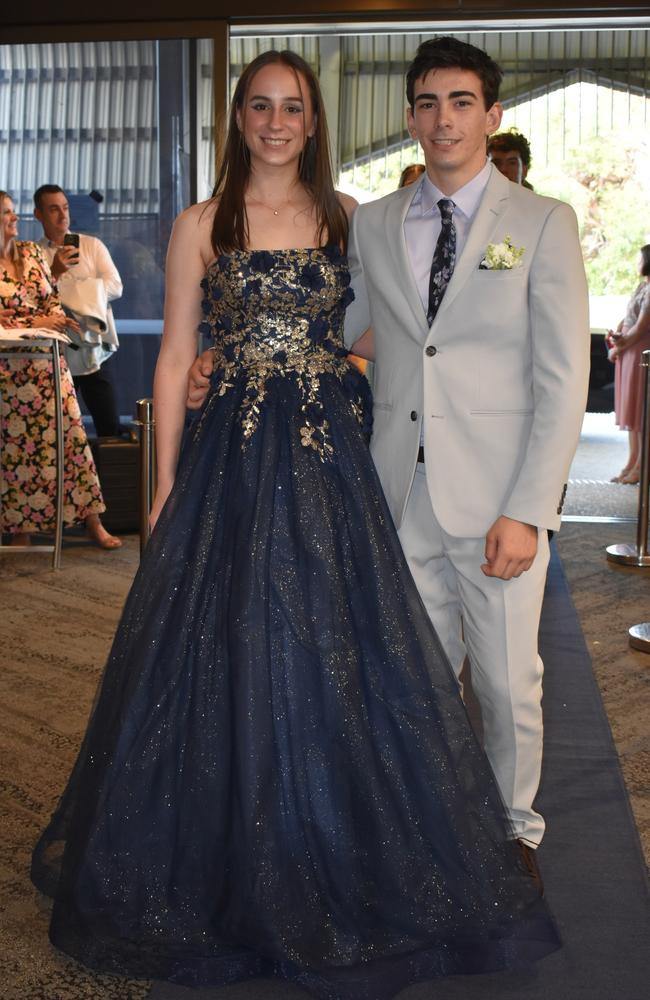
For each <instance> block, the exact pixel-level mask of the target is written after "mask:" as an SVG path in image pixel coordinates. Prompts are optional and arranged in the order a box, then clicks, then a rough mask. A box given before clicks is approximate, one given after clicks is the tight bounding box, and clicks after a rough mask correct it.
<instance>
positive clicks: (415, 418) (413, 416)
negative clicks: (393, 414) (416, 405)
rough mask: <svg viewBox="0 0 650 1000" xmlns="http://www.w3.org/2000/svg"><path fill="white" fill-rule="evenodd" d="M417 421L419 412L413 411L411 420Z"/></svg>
mask: <svg viewBox="0 0 650 1000" xmlns="http://www.w3.org/2000/svg"><path fill="white" fill-rule="evenodd" d="M417 419H418V411H417V410H411V420H417Z"/></svg>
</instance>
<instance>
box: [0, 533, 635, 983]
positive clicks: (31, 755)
mask: <svg viewBox="0 0 650 1000" xmlns="http://www.w3.org/2000/svg"><path fill="white" fill-rule="evenodd" d="M633 537H634V528H633V526H632V525H631V524H629V523H617V524H608V525H602V524H595V523H588V524H577V523H569V524H566V525H565V526H564V527H563V529H562V532H561V534H560V536H559V544H558V548H559V552H560V556H561V558H562V561H563V566H564V570H565V572H566V575H567V577H568V580H569V583H570V585H571V588H572V594H573V598H574V601H575V603H576V607H577V610H578V613H579V616H580V619H581V623H582V627H583V630H584V633H585V637H586V641H587V645H588V647H589V649H590V652H591V654H592V657H593V662H594V670H595V673H596V676H597V678H598V682H599V685H600V689H601V692H602V695H603V699H604V702H605V707H606V710H607V712H608V716H609V719H610V724H611V727H612V731H613V734H614V737H615V740H616V745H617V749H618V752H619V755H620V759H621V762H622V767H623V771H624V775H625V779H626V782H627V787H628V790H629V793H630V797H631V802H632V807H633V809H634V812H635V816H636V820H637V824H638V827H639V831H640V834H641V838H642V842H643V845H644V849H645V852H646V858H650V781H649V777H650V750H649V749H648V746H647V736H646V734H647V732H648V720H649V716H650V656H648V655H647V654H644V653H638V652H634V651H632V650H630V649H629V647H628V641H627V628H628V626H629V625H632V624H634V623H636V622H641V621H644V620H646V619H647V618H648V617H650V607H649V603H648V587H649V582H650V577H649V575H648V574H649V571H639V570H630V569H626V568H620V567H614V566H611V565H610V564H608V563H606V561H605V557H604V547H605V545H607V544H609V543H614V542H622V541H632V540H633ZM137 560H138V542H137V539H136V538H135V537H131V538H128V539H126V544H125V545H124V547H123V548H122V549H120V550H118V551H115V552H110V553H107V552H102V551H100V550H98V549H96V548H93V547H91V546H89V545H88V544H86V543H85V541H83V540H82V539H71V540H70V541H68V542H67V543H66V546H65V549H64V556H63V569H62V571H61V572H59V573H54V572H52V571H51V569H50V567H49V561H48V559H47V557H45V556H37V555H33V554H29V555H20V556H19V555H8V554H6V553H2V552H0V605H1V607H2V620H1V623H0V648H1V649H2V651H3V656H2V662H3V668H2V671H0V755H1V758H2V762H3V763H2V775H1V776H0V796H1V803H2V815H3V824H2V835H1V840H0V898H1V899H2V903H1V905H0V953H1V954H2V961H3V968H2V983H1V984H0V996H1V997H2V998H3V1000H144V998H145V997H146V996H147V994H148V990H149V984H147V983H142V982H139V983H129V982H125V981H124V980H116V979H114V978H112V977H109V976H95V975H93V974H92V973H90V972H87V971H85V970H84V969H83V968H81V967H80V966H79V965H77V964H76V963H75V962H73V961H69V960H66V959H65V958H64V957H62V956H60V955H59V954H58V953H57V952H55V951H54V950H53V949H52V948H51V947H50V945H49V943H48V940H47V924H48V910H49V907H48V904H47V902H46V901H45V900H43V898H42V897H40V895H39V894H38V893H37V892H36V890H34V889H33V888H32V886H31V883H30V882H29V878H28V871H29V859H30V852H31V847H32V845H33V843H34V841H35V839H36V837H37V835H38V833H39V831H40V829H41V828H42V826H43V824H44V823H45V821H46V820H47V818H48V816H49V814H50V811H51V809H52V807H53V806H54V804H55V802H56V800H57V797H58V794H59V792H60V790H61V787H62V785H63V782H64V780H65V778H66V776H67V774H68V772H69V769H70V767H71V764H72V762H73V758H74V756H75V749H76V747H77V745H78V743H79V741H80V738H81V735H82V732H83V730H84V727H85V723H86V719H87V716H88V712H89V709H90V705H91V703H92V699H93V695H94V691H95V687H96V684H97V680H98V678H99V675H100V671H101V668H102V666H103V663H104V660H105V658H106V655H107V653H108V649H109V645H110V641H111V638H112V634H113V632H114V629H115V626H116V623H117V619H118V616H119V612H120V608H121V605H122V602H123V600H124V597H125V596H126V593H127V590H128V587H129V585H130V582H131V579H132V577H133V573H134V572H135V569H136V566H137ZM273 995H274V996H275V993H274V994H273ZM278 995H279V993H278Z"/></svg>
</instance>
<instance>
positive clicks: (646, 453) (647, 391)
mask: <svg viewBox="0 0 650 1000" xmlns="http://www.w3.org/2000/svg"><path fill="white" fill-rule="evenodd" d="M640 364H641V367H642V368H643V369H644V375H645V382H644V386H645V388H644V397H643V434H642V439H641V481H640V483H639V513H638V517H637V525H636V545H627V544H625V545H608V546H607V558H608V559H609V561H610V562H615V563H621V564H622V565H624V566H637V567H643V566H650V554H649V553H648V486H649V485H650V351H643V353H642V360H641V362H640Z"/></svg>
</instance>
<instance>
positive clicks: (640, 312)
mask: <svg viewBox="0 0 650 1000" xmlns="http://www.w3.org/2000/svg"><path fill="white" fill-rule="evenodd" d="M639 274H640V276H641V281H640V283H639V285H638V286H637V288H636V289H635V291H634V294H633V295H632V298H631V299H630V301H629V302H628V306H627V311H626V313H625V318H624V319H622V320H621V322H620V323H619V325H618V327H617V330H616V333H614V332H613V331H612V330H610V331H609V334H610V336H611V337H612V338H614V339H615V341H616V343H615V344H614V346H613V347H612V348H611V349H610V351H609V355H608V357H609V360H610V361H613V362H615V363H616V376H615V382H614V407H615V410H616V423H617V425H618V427H620V428H621V430H624V431H627V432H628V435H629V445H630V450H629V456H628V460H627V462H626V464H625V466H624V467H623V468H622V469H621V471H620V472H619V474H618V475H617V476H614V478H613V480H612V482H616V483H629V484H634V483H638V482H639V478H640V466H641V430H642V424H643V396H644V373H643V368H642V367H641V365H640V362H641V354H642V352H643V351H647V350H650V243H647V244H646V245H645V246H643V247H641V251H640V255H639Z"/></svg>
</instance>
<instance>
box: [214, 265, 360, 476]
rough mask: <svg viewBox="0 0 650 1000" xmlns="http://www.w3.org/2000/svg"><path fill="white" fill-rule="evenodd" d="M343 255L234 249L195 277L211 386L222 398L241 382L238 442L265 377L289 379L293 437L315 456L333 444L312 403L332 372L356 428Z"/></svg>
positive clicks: (252, 427)
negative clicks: (296, 404) (296, 395)
mask: <svg viewBox="0 0 650 1000" xmlns="http://www.w3.org/2000/svg"><path fill="white" fill-rule="evenodd" d="M349 285H350V276H349V272H348V268H347V263H346V260H345V258H344V257H343V256H342V254H341V253H340V251H339V250H338V248H337V247H332V246H325V247H318V248H308V249H302V250H274V251H268V250H253V251H250V250H241V251H234V252H233V253H230V254H223V255H221V256H220V257H217V259H216V260H215V261H214V262H213V263H212V264H211V265H210V267H209V268H208V272H207V274H206V276H205V278H204V279H203V282H202V288H203V292H204V299H203V312H204V320H203V322H202V324H201V332H202V333H204V334H208V335H210V336H211V337H212V339H213V341H214V349H215V373H214V376H213V387H214V390H215V392H216V394H217V395H219V396H223V395H224V394H225V393H227V392H228V391H229V390H231V389H232V388H233V387H234V386H235V385H241V381H242V380H243V382H244V391H243V399H242V403H241V423H242V429H243V438H244V442H246V441H247V440H248V439H249V438H250V437H251V436H252V435H253V434H254V433H255V431H256V429H257V427H258V425H259V422H260V417H261V414H262V412H263V409H264V405H265V401H266V399H267V394H268V389H269V385H270V382H271V380H273V379H277V378H291V379H293V380H295V383H296V384H297V385H298V387H299V390H300V393H301V396H302V403H301V413H302V416H303V420H302V422H301V426H300V437H301V442H302V444H303V445H304V446H305V447H310V448H313V449H314V450H315V451H316V452H317V453H318V455H319V456H320V458H321V459H322V460H325V459H326V458H329V457H331V455H332V452H333V448H332V442H331V434H330V427H329V423H328V420H327V419H326V417H325V414H324V411H323V407H322V405H321V400H320V380H321V378H322V377H323V376H326V375H329V376H334V377H335V378H336V379H338V380H339V381H340V382H341V383H343V384H344V385H345V387H346V389H347V390H348V391H347V392H346V395H348V396H349V401H350V405H351V407H352V409H353V411H354V413H355V415H356V417H357V419H358V420H359V422H360V423H361V424H362V425H363V424H364V422H365V423H367V421H368V419H369V417H368V416H367V415H366V414H367V410H368V407H367V406H366V400H365V398H364V397H365V396H366V391H365V389H364V385H362V383H365V379H363V377H362V376H360V375H359V373H358V372H356V370H355V369H352V367H351V365H350V363H349V361H348V360H347V354H348V352H347V351H346V349H345V347H344V346H343V319H344V316H345V309H346V306H347V305H348V303H349V302H350V301H352V298H353V293H352V290H351V289H350V287H349Z"/></svg>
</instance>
